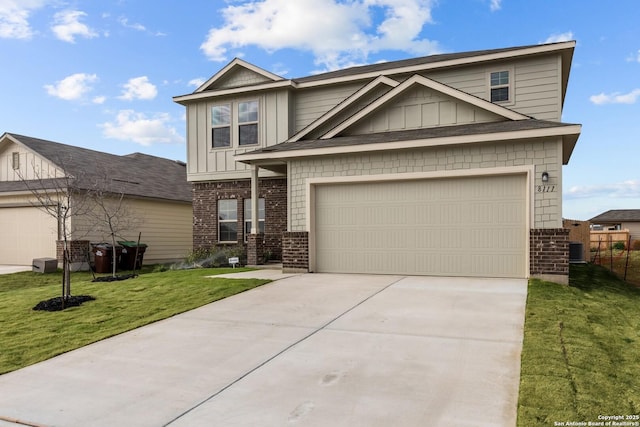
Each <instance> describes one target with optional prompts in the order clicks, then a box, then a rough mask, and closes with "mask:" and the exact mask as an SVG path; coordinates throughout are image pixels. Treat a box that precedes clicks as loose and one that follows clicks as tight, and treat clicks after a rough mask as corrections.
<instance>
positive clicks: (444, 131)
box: [236, 119, 580, 162]
mask: <svg viewBox="0 0 640 427" xmlns="http://www.w3.org/2000/svg"><path fill="white" fill-rule="evenodd" d="M526 131H553V132H555V134H557V135H558V136H563V135H567V137H568V138H569V139H568V140H567V141H566V144H567V147H566V148H565V150H569V151H568V152H565V153H564V156H563V157H564V159H565V160H567V161H568V156H570V155H571V151H572V150H573V145H575V140H577V134H579V131H580V125H576V124H572V123H558V122H551V121H546V120H537V119H526V120H508V121H498V122H487V123H472V124H466V125H453V126H438V127H431V128H420V129H411V130H400V131H392V132H380V133H371V134H364V135H353V136H339V137H333V138H330V139H314V140H301V141H296V142H284V143H280V144H276V145H273V146H270V147H266V148H262V149H259V150H255V151H250V152H247V153H243V154H238V155H236V159H237V160H239V161H247V162H250V161H251V160H262V159H268V158H271V159H277V158H281V157H282V158H284V157H304V156H305V155H307V154H306V153H303V152H305V151H307V150H316V151H314V154H317V150H322V149H324V150H326V154H337V153H338V152H340V153H343V152H346V151H345V150H342V151H340V150H339V149H341V148H345V147H362V148H364V149H365V150H366V149H367V146H374V145H376V144H377V147H379V149H390V148H393V147H392V146H391V145H389V144H393V143H399V142H406V141H411V142H415V144H414V146H412V147H408V146H405V145H403V146H401V147H398V148H401V149H404V148H416V147H426V146H429V145H430V144H429V143H428V142H429V140H438V139H441V140H442V139H447V138H459V140H460V141H463V138H464V137H467V136H472V137H473V139H472V140H470V141H473V142H477V141H478V139H477V136H478V135H492V138H493V137H495V135H496V134H500V133H504V134H506V133H509V132H526ZM576 132H577V134H576ZM546 133H549V132H546ZM526 135H531V136H529V137H535V136H534V135H533V134H532V133H529V134H526ZM523 137H524V136H522V135H521V136H520V138H523ZM571 138H575V140H573V139H571ZM447 143H449V144H450V143H452V142H451V141H449V140H447ZM353 151H356V150H353ZM357 151H361V150H357Z"/></svg>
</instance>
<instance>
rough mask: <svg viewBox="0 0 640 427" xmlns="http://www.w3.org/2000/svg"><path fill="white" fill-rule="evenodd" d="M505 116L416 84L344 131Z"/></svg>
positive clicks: (492, 119)
mask: <svg viewBox="0 0 640 427" xmlns="http://www.w3.org/2000/svg"><path fill="white" fill-rule="evenodd" d="M501 120H504V117H501V116H499V115H498V114H495V113H492V112H490V111H487V110H485V109H482V108H480V107H478V106H475V105H471V104H469V103H467V102H464V101H461V100H459V99H456V98H454V97H452V96H448V95H445V94H443V93H441V92H438V91H435V90H433V89H430V88H427V87H424V86H414V87H412V88H411V89H409V90H407V91H406V92H405V93H403V94H401V95H400V96H398V97H397V98H396V99H394V100H393V101H392V102H389V103H387V104H386V105H385V106H384V107H383V108H381V109H379V110H376V111H375V112H373V113H371V114H369V115H368V116H367V117H365V118H363V119H362V120H360V121H359V122H357V123H356V124H354V125H353V126H351V127H350V128H348V129H346V130H345V132H343V133H342V135H345V136H346V135H362V134H367V133H375V132H388V131H396V130H408V129H419V128H429V127H436V126H450V125H464V124H471V123H487V122H496V121H501Z"/></svg>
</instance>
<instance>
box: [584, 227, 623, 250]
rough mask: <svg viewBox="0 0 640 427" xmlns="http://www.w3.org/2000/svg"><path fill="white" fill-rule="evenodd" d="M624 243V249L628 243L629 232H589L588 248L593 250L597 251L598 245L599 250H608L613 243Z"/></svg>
mask: <svg viewBox="0 0 640 427" xmlns="http://www.w3.org/2000/svg"><path fill="white" fill-rule="evenodd" d="M618 242H621V243H624V246H625V248H626V247H627V245H628V243H629V230H598V231H594V230H591V243H590V246H591V248H593V249H597V248H598V245H600V250H603V249H609V247H610V246H611V245H613V244H615V243H618Z"/></svg>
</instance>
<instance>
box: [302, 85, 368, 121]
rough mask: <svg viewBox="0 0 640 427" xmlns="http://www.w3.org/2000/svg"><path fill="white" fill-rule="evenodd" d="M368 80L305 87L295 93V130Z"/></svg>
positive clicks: (329, 108)
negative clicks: (310, 87)
mask: <svg viewBox="0 0 640 427" xmlns="http://www.w3.org/2000/svg"><path fill="white" fill-rule="evenodd" d="M366 83H368V81H367V82H359V83H349V84H340V85H338V84H336V85H330V86H328V87H322V88H313V89H303V90H299V91H298V92H296V94H295V101H294V102H295V105H294V108H295V112H294V117H295V131H296V132H298V131H300V130H302V129H303V128H305V127H306V126H308V125H309V124H310V123H311V122H313V121H314V120H316V119H318V118H319V117H320V116H322V115H323V114H324V113H326V112H327V111H329V110H331V109H332V108H333V107H335V106H336V105H338V104H339V103H341V102H342V101H344V100H345V99H346V98H347V97H349V96H350V95H352V94H353V93H354V92H356V91H357V90H358V89H360V88H362V86H364V85H365V84H366Z"/></svg>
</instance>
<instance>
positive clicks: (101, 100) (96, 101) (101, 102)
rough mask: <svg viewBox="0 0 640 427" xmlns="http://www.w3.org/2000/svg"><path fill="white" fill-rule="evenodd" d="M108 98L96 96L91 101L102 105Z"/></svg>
mask: <svg viewBox="0 0 640 427" xmlns="http://www.w3.org/2000/svg"><path fill="white" fill-rule="evenodd" d="M106 100H107V97H106V96H96V97H94V98H93V99H92V100H91V102H93V103H94V104H98V105H102V104H104V102H105V101H106Z"/></svg>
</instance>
